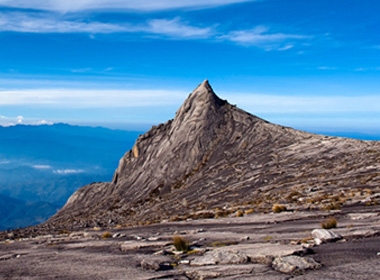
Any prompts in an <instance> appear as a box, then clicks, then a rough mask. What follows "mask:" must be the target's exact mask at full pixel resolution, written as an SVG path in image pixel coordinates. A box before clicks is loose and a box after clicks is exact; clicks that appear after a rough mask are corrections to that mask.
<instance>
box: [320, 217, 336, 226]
mask: <svg viewBox="0 0 380 280" xmlns="http://www.w3.org/2000/svg"><path fill="white" fill-rule="evenodd" d="M337 225H338V221H337V220H336V219H335V218H334V217H330V218H328V219H326V220H325V221H323V222H322V223H321V227H322V228H323V229H331V228H336V226H337Z"/></svg>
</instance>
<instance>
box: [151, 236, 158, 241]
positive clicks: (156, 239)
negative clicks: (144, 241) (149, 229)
mask: <svg viewBox="0 0 380 280" xmlns="http://www.w3.org/2000/svg"><path fill="white" fill-rule="evenodd" d="M148 240H149V241H158V240H160V238H159V237H149V238H148Z"/></svg>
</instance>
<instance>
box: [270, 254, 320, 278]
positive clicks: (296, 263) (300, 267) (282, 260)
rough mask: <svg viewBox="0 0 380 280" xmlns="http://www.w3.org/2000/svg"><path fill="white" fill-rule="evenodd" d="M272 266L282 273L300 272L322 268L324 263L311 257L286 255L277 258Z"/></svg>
mask: <svg viewBox="0 0 380 280" xmlns="http://www.w3.org/2000/svg"><path fill="white" fill-rule="evenodd" d="M272 267H273V268H274V269H275V270H276V271H279V272H282V273H287V274H299V273H302V272H304V271H305V270H310V269H318V268H321V267H322V265H321V264H319V263H317V262H316V261H315V260H314V259H312V258H310V257H299V256H285V257H277V258H275V259H274V260H273V262H272Z"/></svg>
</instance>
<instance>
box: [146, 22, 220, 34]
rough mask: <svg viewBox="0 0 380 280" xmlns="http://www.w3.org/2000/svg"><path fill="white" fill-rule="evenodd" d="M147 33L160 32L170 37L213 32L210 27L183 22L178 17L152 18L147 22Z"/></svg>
mask: <svg viewBox="0 0 380 280" xmlns="http://www.w3.org/2000/svg"><path fill="white" fill-rule="evenodd" d="M145 31H146V32H148V33H154V34H161V35H165V36H170V37H176V38H183V37H197V38H199V37H209V36H210V35H211V34H212V33H213V29H212V28H211V27H205V28H200V27H194V26H191V25H190V24H187V23H183V22H181V20H180V19H179V18H175V19H172V20H167V19H154V20H150V21H149V22H148V27H146V28H145Z"/></svg>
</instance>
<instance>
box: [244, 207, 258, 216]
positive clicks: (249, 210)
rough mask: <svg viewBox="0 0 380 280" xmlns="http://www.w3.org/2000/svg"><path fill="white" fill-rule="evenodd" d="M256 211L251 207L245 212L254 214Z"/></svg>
mask: <svg viewBox="0 0 380 280" xmlns="http://www.w3.org/2000/svg"><path fill="white" fill-rule="evenodd" d="M254 212H255V209H253V208H250V209H247V210H245V211H244V214H247V215H248V214H252V213H254Z"/></svg>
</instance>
